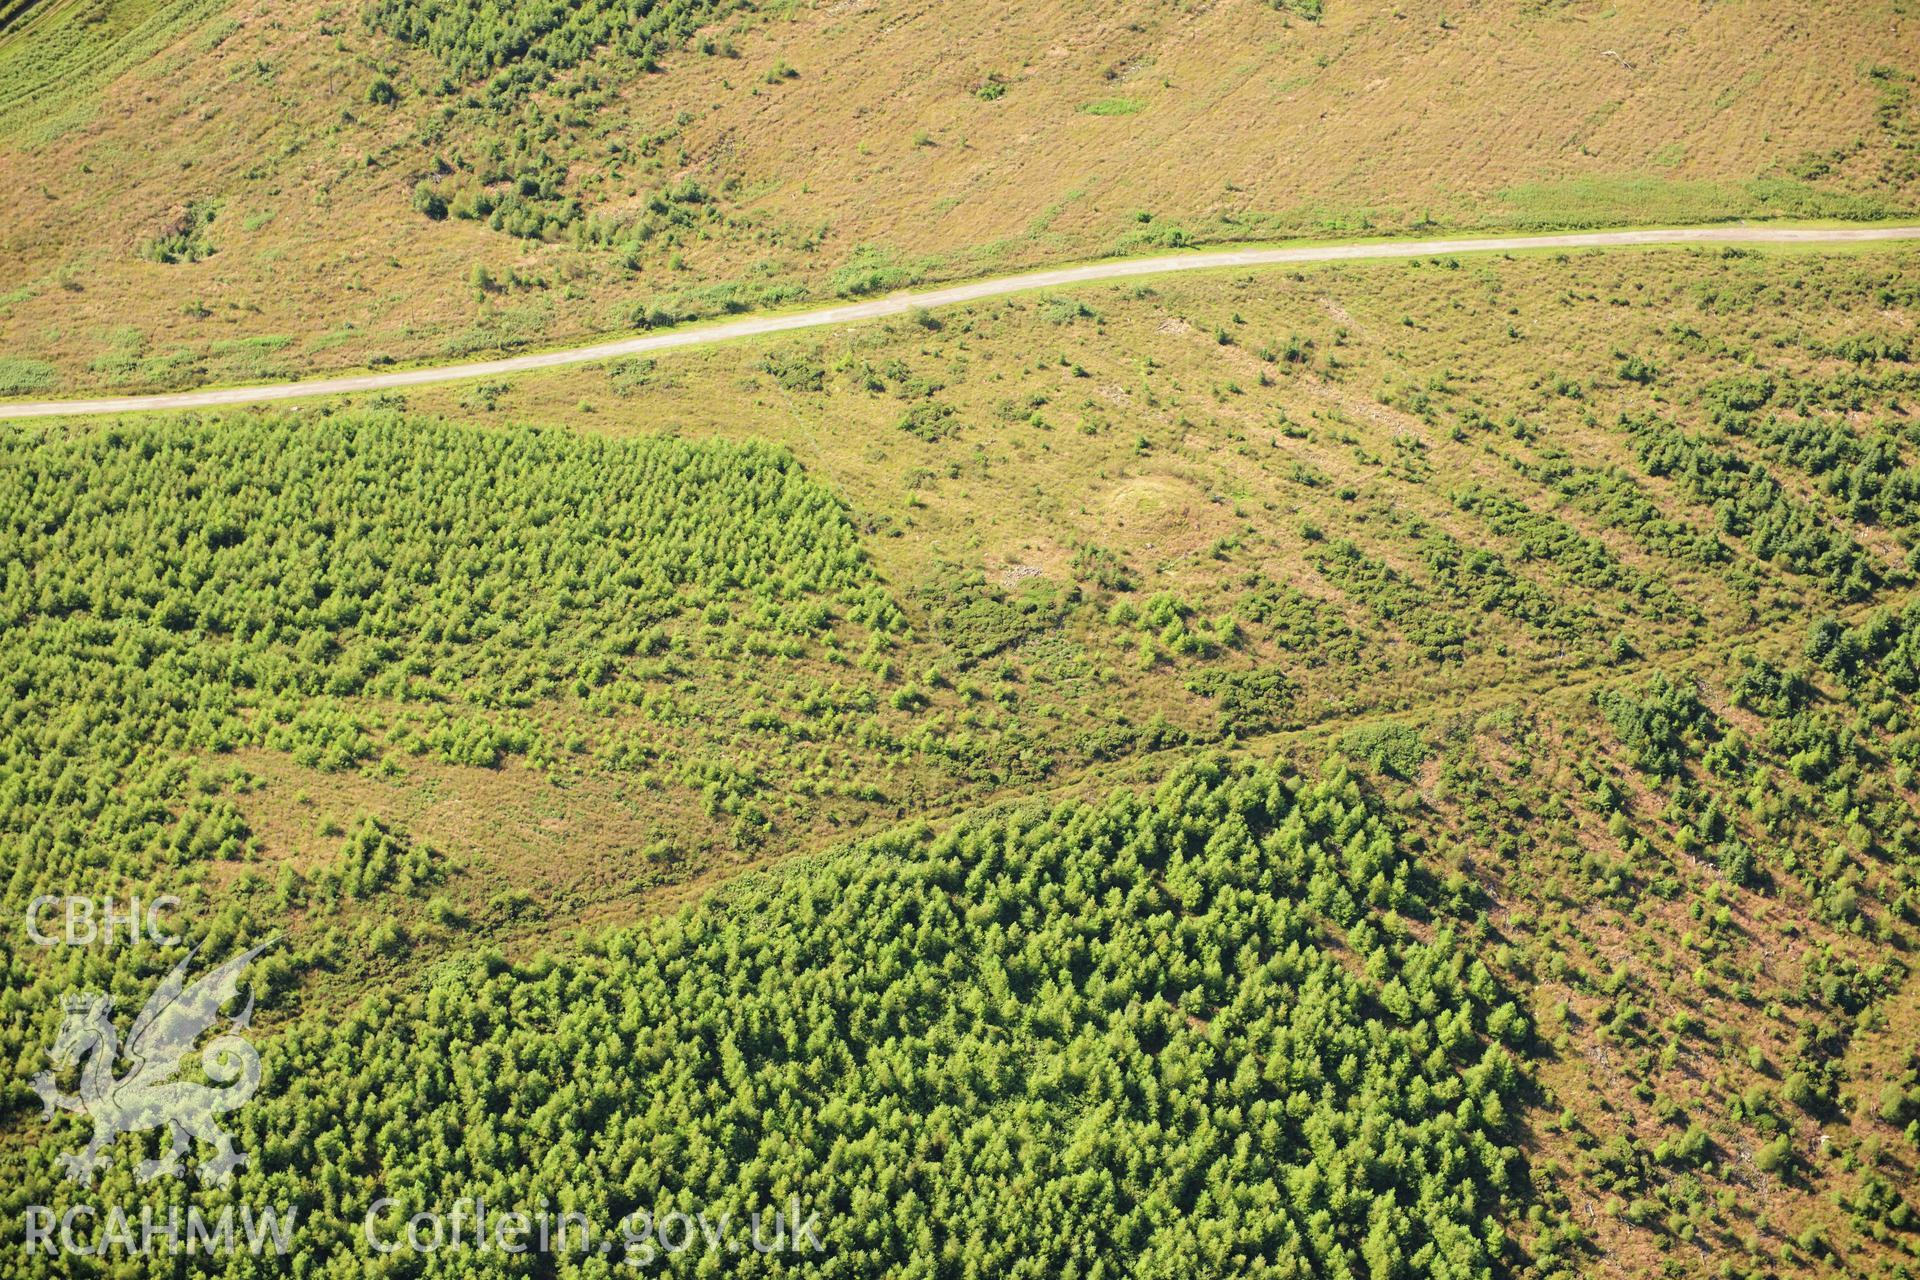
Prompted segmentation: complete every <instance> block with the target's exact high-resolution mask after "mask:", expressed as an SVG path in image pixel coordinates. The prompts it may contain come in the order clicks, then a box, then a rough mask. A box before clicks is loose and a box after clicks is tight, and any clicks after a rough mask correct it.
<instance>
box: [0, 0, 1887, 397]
mask: <svg viewBox="0 0 1920 1280" xmlns="http://www.w3.org/2000/svg"><path fill="white" fill-rule="evenodd" d="M16 8H17V9H18V13H17V16H11V17H9V14H8V13H7V12H5V11H0V22H4V23H5V25H4V26H0V81H3V82H4V85H5V87H4V88H0V165H4V166H5V169H6V172H7V173H8V174H9V175H10V176H11V177H12V179H13V180H12V181H9V182H7V183H5V184H0V254H4V255H5V258H6V261H7V263H8V265H9V276H10V279H9V280H7V281H6V282H5V283H6V288H5V289H4V290H3V291H0V344H4V347H5V356H4V359H5V360H6V362H7V363H5V364H4V365H0V395H10V396H17V395H22V394H28V393H32V392H36V391H42V390H77V389H83V388H84V389H88V390H99V389H110V388H124V389H129V390H146V389H156V388H166V387H179V386H191V385H195V384H198V383H202V382H208V381H225V382H253V381H261V380H263V379H268V378H277V377H285V376H291V375H298V374H303V373H310V372H313V371H316V370H323V369H342V368H359V367H365V366H378V365H381V364H383V363H388V362H395V361H400V362H408V361H415V360H424V359H446V358H450V357H459V356H465V355H470V354H473V353H479V352H495V351H504V350H512V349H519V348H524V347H528V346H541V345H546V346H551V345H555V344H558V343H565V342H571V341H576V340H579V339H580V338H582V337H584V336H586V335H589V334H594V333H599V332H604V331H607V330H614V329H627V328H635V327H645V326H657V325H660V324H665V323H670V322H671V321H673V320H674V319H677V318H684V317H687V316H692V315H713V314H722V313H725V312H727V311H730V310H737V309H742V308H754V309H759V308H765V307H769V306H778V305H782V304H786V303H791V302H795V301H798V300H801V299H807V298H816V297H834V296H859V295H863V294H872V293H884V292H888V291H891V290H894V289H897V288H901V287H904V286H907V285H909V284H912V283H914V282H918V281H925V280H934V279H941V278H952V277H962V276H972V275H982V274H990V273H994V272H1001V271H1006V270H1011V269H1014V268H1017V267H1020V266H1026V265H1033V264H1038V263H1054V262H1059V261H1063V260H1074V259H1081V258H1088V257H1096V256H1100V255H1106V254H1116V253H1144V252H1154V251H1164V250H1165V249H1167V248H1178V247H1181V246H1183V245H1188V244H1200V243H1218V242H1233V241H1244V240H1254V239H1260V240H1273V239H1283V238H1287V237H1301V236H1305V237H1318V238H1324V237H1348V236H1362V235H1368V234H1380V233H1394V232H1405V231H1409V230H1412V229H1416V228H1424V227H1437V228H1446V229H1452V228H1518V229H1542V228H1555V227H1590V226H1611V225H1623V224H1663V225H1664V224H1674V223H1693V222H1705V221H1715V220H1723V219H1728V218H1738V217H1761V218H1777V217H1798V218H1842V219H1860V218H1872V217H1885V216H1890V215H1897V214H1899V213H1901V212H1904V211H1908V210H1913V209H1915V208H1916V207H1920V162H1917V161H1916V150H1915V147H1916V142H1917V141H1920V120H1917V119H1916V114H1915V112H1916V107H1915V104H1914V99H1913V90H1914V85H1913V76H1914V75H1915V74H1916V73H1920V55H1917V51H1916V39H1915V37H1914V35H1913V34H1912V25H1913V19H1912V18H1911V17H1909V16H1908V15H1906V14H1905V13H1904V12H1902V10H1903V9H1904V8H1905V3H1904V0H1900V2H1890V0H1872V2H1871V3H1855V2H1852V0H1849V2H1848V3H1842V4H1833V3H1809V2H1804V0H1789V2H1787V3H1767V4H1762V3H1750V2H1741V3H1711V4H1684V5H1674V4H1671V3H1653V2H1648V0H1628V2H1627V3H1622V4H1600V3H1575V2H1568V0H1556V2H1541V0H1524V2H1516V0H1482V2H1480V3H1473V4H1467V5H1459V6H1437V5H1430V4H1418V5H1390V4H1382V3H1349V4H1328V5H1326V6H1325V8H1324V12H1320V9H1321V6H1320V4H1319V3H1318V0H1312V2H1309V0H1288V2H1287V3H1284V4H1280V5H1277V6H1276V5H1272V4H1268V3H1254V2H1252V0H1238V2H1235V3H1221V4H1211V3H1208V4H1174V3H1139V2H1138V0H1128V2H1125V3H1093V4H1069V5H1059V6H1052V7H1048V6H1034V5H1013V4H1006V3H989V4H983V5H923V6H919V7H917V8H916V7H907V8H900V7H897V6H891V5H883V4H864V3H846V4H839V3H836V4H825V3H822V4H818V5H811V6H809V5H790V4H772V5H766V6H758V7H751V8H749V7H743V6H735V5H730V4H727V3H724V2H718V3H714V2H709V0H671V2H670V3H668V2H665V0H663V2H662V3H640V2H638V0H591V2H590V3H586V4H582V5H561V4H559V3H557V2H554V0H543V2H542V3H536V4H528V5H517V6H513V7H512V9H511V14H510V16H508V17H505V18H503V17H500V16H498V15H499V12H500V11H499V10H497V9H496V7H495V6H492V5H487V4H481V3H479V0H436V2H434V3H428V2H426V0H384V2H383V3H378V4H370V5H365V6H355V5H349V4H339V3H333V4H313V3H310V2H309V0H295V2H294V3H292V4H280V3H275V4H250V3H246V2H245V0H241V2H239V3H234V4H230V5H221V4H218V3H210V2H209V0H174V2H173V3H161V2H158V0H115V2H113V3H106V2H105V0H95V2H94V3H68V2H65V0H62V2H57V3H56V2H54V0H43V2H42V3H39V4H28V5H25V6H24V7H19V6H16Z"/></svg>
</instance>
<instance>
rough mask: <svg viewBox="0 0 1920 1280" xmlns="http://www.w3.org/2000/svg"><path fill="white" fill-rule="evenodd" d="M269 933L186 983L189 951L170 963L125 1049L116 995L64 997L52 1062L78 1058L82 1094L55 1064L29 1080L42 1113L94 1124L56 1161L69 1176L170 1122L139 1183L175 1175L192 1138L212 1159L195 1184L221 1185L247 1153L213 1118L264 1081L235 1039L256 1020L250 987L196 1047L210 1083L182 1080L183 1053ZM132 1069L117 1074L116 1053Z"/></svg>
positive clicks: (88, 1176) (252, 1055)
mask: <svg viewBox="0 0 1920 1280" xmlns="http://www.w3.org/2000/svg"><path fill="white" fill-rule="evenodd" d="M271 945H273V940H271V939H269V940H268V941H267V942H263V943H261V944H260V945H259V946H257V947H255V948H253V949H252V950H251V951H243V952H241V953H240V954H239V955H237V956H235V957H233V959H231V960H229V961H227V962H226V963H225V964H223V965H221V966H220V967H219V968H217V969H213V970H211V971H209V972H208V973H206V974H204V975H203V976H202V977H200V978H199V979H198V980H197V981H195V982H193V983H192V984H191V985H188V982H187V966H188V965H189V964H191V963H192V961H193V953H192V952H188V953H187V956H186V958H185V959H183V960H181V961H180V963H179V964H177V965H175V966H174V967H173V972H171V973H169V974H168V975H167V977H166V979H165V981H163V982H161V984H160V986H159V987H158V988H157V989H156V990H155V991H154V993H153V995H152V997H151V998H149V999H148V1001H147V1004H146V1007H145V1008H144V1009H142V1010H141V1011H140V1016H139V1017H138V1018H136V1019H134V1023H133V1028H132V1030H131V1031H130V1032H129V1033H128V1035H127V1042H126V1044H125V1045H124V1046H122V1045H121V1044H120V1040H119V1035H118V1034H117V1033H116V1031H115V1030H114V1025H113V997H111V996H107V995H100V994H97V993H89V994H86V995H81V996H69V997H67V998H66V999H65V1000H64V1001H63V1002H62V1004H63V1006H64V1008H65V1012H66V1017H65V1019H64V1020H63V1021H62V1022H61V1024H60V1033H59V1035H58V1036H57V1037H56V1038H55V1039H54V1042H53V1052H52V1055H51V1056H52V1058H53V1063H54V1066H55V1067H58V1068H67V1067H72V1066H74V1065H75V1064H76V1063H84V1064H85V1065H84V1066H82V1067H81V1069H80V1092H79V1093H77V1094H64V1093H61V1092H60V1089H59V1086H58V1085H57V1083H56V1081H55V1076H54V1073H53V1072H52V1071H42V1072H41V1073H40V1074H39V1075H37V1076H35V1077H34V1078H33V1091H34V1092H35V1093H37V1094H39V1095H40V1102H41V1104H42V1106H43V1107H44V1108H45V1111H44V1115H45V1116H46V1117H51V1116H52V1115H53V1112H54V1109H55V1108H56V1107H57V1108H60V1109H61V1110H64V1111H78V1112H80V1113H82V1114H83V1115H85V1116H87V1117H88V1118H89V1119H91V1120H92V1121H93V1138H92V1140H91V1141H89V1142H88V1143H87V1145H86V1146H85V1147H83V1148H82V1149H80V1150H79V1151H75V1152H70V1153H63V1154H62V1155H61V1156H60V1157H59V1162H60V1167H61V1168H62V1169H63V1170H65V1171H66V1175H67V1177H68V1178H70V1179H72V1180H74V1181H76V1182H79V1183H82V1184H91V1183H92V1181H93V1174H94V1170H96V1169H98V1168H99V1167H100V1165H101V1164H102V1163H103V1162H104V1161H105V1159H106V1153H107V1148H108V1147H110V1146H111V1145H112V1144H113V1140H114V1138H115V1137H116V1136H118V1135H119V1134H123V1133H135V1132H139V1131H140V1130H143V1129H158V1128H162V1127H164V1128H166V1129H167V1131H168V1134H167V1148H166V1151H165V1153H164V1154H163V1155H161V1156H160V1157H159V1158H158V1159H155V1160H144V1161H142V1162H141V1163H140V1165H139V1167H138V1168H137V1169H136V1170H135V1172H136V1173H137V1174H138V1176H139V1178H140V1180H141V1181H142V1182H147V1181H151V1180H152V1179H154V1178H159V1177H165V1176H168V1175H175V1176H177V1175H178V1174H179V1172H180V1167H181V1157H182V1156H185V1155H187V1154H189V1153H191V1151H192V1149H193V1143H194V1140H195V1139H198V1140H199V1141H201V1142H204V1143H206V1144H208V1145H209V1146H211V1147H212V1148H213V1149H214V1154H213V1158H212V1159H210V1160H208V1161H207V1162H206V1163H204V1164H202V1165H201V1166H200V1178H201V1181H203V1182H207V1183H216V1184H225V1183H227V1182H229V1181H231V1180H232V1178H233V1171H234V1170H235V1169H237V1168H239V1167H240V1166H241V1165H244V1164H245V1163H246V1162H247V1157H246V1156H245V1155H244V1154H242V1153H241V1152H238V1151H235V1150H234V1149H233V1139H232V1137H231V1136H229V1135H228V1134H227V1132H226V1131H225V1130H223V1129H222V1128H221V1127H220V1126H219V1124H217V1123H216V1117H218V1116H220V1115H223V1114H224V1113H226V1112H228V1111H232V1110H233V1109H234V1108H235V1107H238V1106H240V1105H241V1104H242V1103H244V1102H246V1101H247V1099H249V1098H251V1097H252V1096H253V1092H254V1090H255V1089H257V1088H259V1087H260V1055H259V1054H258V1053H256V1052H255V1051H254V1048H253V1046H252V1045H250V1044H248V1043H247V1042H246V1041H245V1040H243V1039H242V1038H241V1036H240V1033H241V1032H243V1031H245V1030H246V1028H247V1023H248V1022H249V1020H251V1018H252V1017H253V993H252V991H251V989H249V991H248V993H247V1001H246V1005H245V1007H243V1008H242V1009H241V1010H240V1011H239V1013H237V1014H234V1015H231V1016H229V1017H227V1018H226V1019H225V1021H226V1022H227V1026H225V1027H224V1028H222V1029H221V1030H220V1031H219V1033H218V1034H216V1035H215V1036H214V1037H213V1038H212V1039H211V1040H208V1041H207V1043H206V1045H205V1047H204V1048H202V1049H201V1050H200V1067H201V1070H202V1071H203V1072H205V1074H206V1077H207V1079H208V1080H210V1081H212V1082H213V1083H211V1084H202V1083H199V1082H198V1081H193V1080H183V1079H181V1078H180V1074H181V1072H182V1070H183V1069H184V1068H185V1067H186V1064H187V1058H188V1056H189V1055H190V1054H192V1053H193V1051H194V1047H195V1045H196V1044H198V1043H199V1041H200V1038H201V1037H202V1036H203V1035H205V1034H206V1033H207V1032H208V1031H211V1030H213V1029H214V1027H215V1025H216V1024H218V1023H219V1022H221V1021H222V1015H221V1013H220V1009H221V1007H222V1006H223V1005H225V1004H227V1003H228V1002H229V1001H231V1000H233V999H235V998H236V997H237V996H238V995H239V992H240V979H241V975H242V974H244V973H245V972H246V968H247V966H248V965H249V964H251V963H252V962H253V958H254V957H255V956H257V955H259V954H260V953H261V952H262V951H264V950H266V949H267V947H269V946H271ZM122 1059H123V1060H125V1061H127V1062H129V1063H131V1064H132V1065H131V1067H130V1068H129V1070H128V1071H127V1072H126V1073H125V1074H124V1075H115V1074H114V1064H115V1062H116V1060H122Z"/></svg>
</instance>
